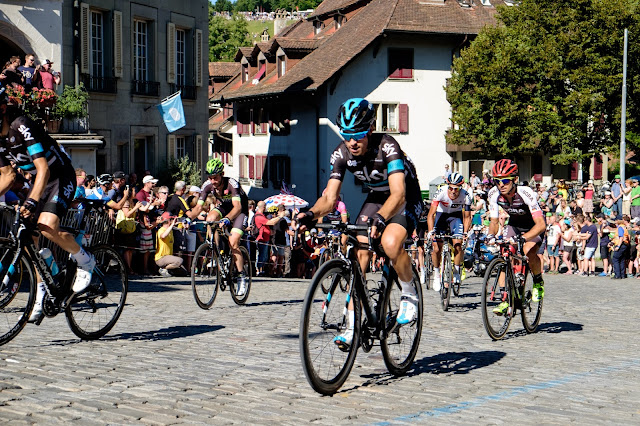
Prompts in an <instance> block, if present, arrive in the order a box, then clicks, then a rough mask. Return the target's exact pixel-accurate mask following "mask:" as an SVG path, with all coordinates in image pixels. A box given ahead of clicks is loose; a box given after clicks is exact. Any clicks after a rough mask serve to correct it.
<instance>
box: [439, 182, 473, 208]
mask: <svg viewBox="0 0 640 426" xmlns="http://www.w3.org/2000/svg"><path fill="white" fill-rule="evenodd" d="M433 204H435V205H436V212H437V213H456V212H462V211H463V210H464V211H466V212H468V211H470V210H471V194H469V193H468V192H467V191H465V190H464V189H461V190H460V193H459V194H458V197H457V198H456V199H455V200H452V199H451V198H450V197H449V191H448V186H447V185H443V186H441V187H440V188H439V189H438V190H437V191H436V193H435V195H434V196H433V200H432V201H431V205H433Z"/></svg>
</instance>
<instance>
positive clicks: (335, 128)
mask: <svg viewBox="0 0 640 426" xmlns="http://www.w3.org/2000/svg"><path fill="white" fill-rule="evenodd" d="M316 118H317V123H318V124H317V125H316V156H317V157H318V166H317V170H318V171H317V173H316V175H317V176H316V180H317V182H318V183H317V187H318V188H317V190H318V198H320V194H322V190H323V189H324V188H321V187H320V126H327V127H328V128H330V129H331V130H333V132H334V133H335V134H336V135H338V137H339V138H340V140H343V138H342V135H341V134H340V128H339V127H338V126H336V125H335V124H334V123H333V122H332V121H331V120H329V119H328V118H326V117H320V110H319V107H316Z"/></svg>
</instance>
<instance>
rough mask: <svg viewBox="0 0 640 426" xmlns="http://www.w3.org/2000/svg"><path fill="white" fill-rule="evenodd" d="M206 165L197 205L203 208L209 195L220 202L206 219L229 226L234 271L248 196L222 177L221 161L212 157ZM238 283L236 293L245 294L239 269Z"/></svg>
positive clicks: (239, 260) (240, 259) (239, 257)
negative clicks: (207, 176) (205, 174)
mask: <svg viewBox="0 0 640 426" xmlns="http://www.w3.org/2000/svg"><path fill="white" fill-rule="evenodd" d="M206 168H207V173H208V174H209V179H208V180H207V181H206V182H205V183H204V185H202V190H201V192H200V199H199V200H198V206H200V208H202V205H203V204H204V202H205V200H206V199H207V196H209V194H213V196H215V197H216V198H217V199H218V200H219V201H220V204H219V205H218V206H217V207H214V208H213V209H211V211H210V212H209V214H208V215H207V220H210V221H213V220H219V221H220V222H221V223H220V226H229V225H232V227H231V236H229V245H230V246H231V252H232V253H233V255H234V256H235V261H236V267H237V269H236V270H237V271H243V270H244V258H243V257H242V253H241V252H240V239H241V238H242V235H244V230H245V228H246V227H247V225H248V223H247V218H248V217H249V199H248V197H247V194H245V192H244V191H243V190H242V187H241V186H240V184H239V183H238V181H237V180H235V179H232V178H229V177H225V176H224V164H222V161H220V160H219V159H217V158H212V159H210V160H209V161H208V162H207V167H206ZM198 213H199V211H198ZM238 284H239V285H238V296H244V293H245V291H246V288H247V287H246V277H245V275H244V272H240V276H239V279H238Z"/></svg>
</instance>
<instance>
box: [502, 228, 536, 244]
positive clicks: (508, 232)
mask: <svg viewBox="0 0 640 426" xmlns="http://www.w3.org/2000/svg"><path fill="white" fill-rule="evenodd" d="M525 232H529V229H526V228H519V227H516V226H511V225H507V226H506V227H505V234H504V236H505V237H506V238H511V237H515V236H519V235H522V234H524V233H525ZM528 242H534V243H536V244H542V236H541V235H538V236H537V237H535V238H534V239H533V240H530V241H528Z"/></svg>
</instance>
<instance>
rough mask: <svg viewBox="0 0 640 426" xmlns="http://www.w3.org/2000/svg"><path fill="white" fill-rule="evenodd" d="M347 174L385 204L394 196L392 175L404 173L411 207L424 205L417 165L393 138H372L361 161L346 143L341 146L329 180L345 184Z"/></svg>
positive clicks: (372, 136)
mask: <svg viewBox="0 0 640 426" xmlns="http://www.w3.org/2000/svg"><path fill="white" fill-rule="evenodd" d="M347 170H349V171H350V172H352V173H353V174H354V176H355V177H356V178H357V179H359V180H360V181H362V183H363V185H364V186H365V187H367V188H368V189H369V192H370V194H371V195H374V194H376V195H379V197H376V198H379V199H381V200H384V199H386V197H388V196H389V195H390V194H391V192H390V190H389V175H392V174H394V173H404V176H405V191H406V194H405V197H406V200H407V205H415V204H421V203H422V198H421V195H420V184H419V182H418V176H417V174H416V168H415V165H414V164H413V161H411V159H410V158H409V157H407V156H406V155H405V153H404V152H403V151H402V149H401V148H400V145H399V144H398V142H397V141H396V140H395V139H394V138H393V137H392V136H389V135H387V134H380V133H374V134H372V135H371V136H369V149H368V150H367V153H366V154H365V155H362V156H359V157H356V156H354V155H353V154H352V153H351V151H349V149H348V148H347V147H346V146H345V144H344V143H340V145H338V147H337V148H336V149H335V150H334V151H333V154H331V174H330V175H329V179H338V180H340V181H342V180H343V179H344V176H345V174H346V171H347ZM414 213H415V212H414ZM418 214H419V213H418ZM418 214H416V216H417V215H418Z"/></svg>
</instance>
